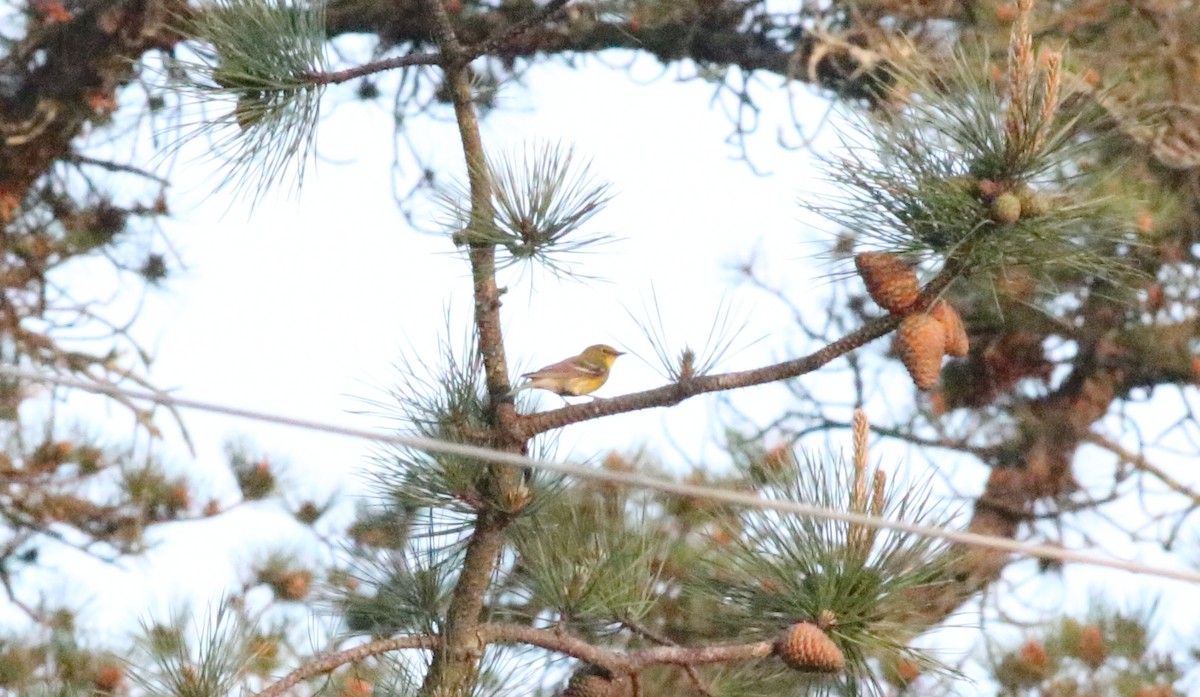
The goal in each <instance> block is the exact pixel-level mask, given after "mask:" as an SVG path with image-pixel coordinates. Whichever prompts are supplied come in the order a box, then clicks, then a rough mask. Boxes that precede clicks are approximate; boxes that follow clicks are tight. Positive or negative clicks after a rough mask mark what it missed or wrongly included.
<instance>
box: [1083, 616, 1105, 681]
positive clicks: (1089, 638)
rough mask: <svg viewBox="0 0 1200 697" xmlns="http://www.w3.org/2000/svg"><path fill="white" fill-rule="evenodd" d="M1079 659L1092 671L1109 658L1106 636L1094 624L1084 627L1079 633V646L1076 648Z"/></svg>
mask: <svg viewBox="0 0 1200 697" xmlns="http://www.w3.org/2000/svg"><path fill="white" fill-rule="evenodd" d="M1076 653H1077V654H1078V655H1079V659H1080V660H1081V661H1083V662H1084V663H1086V664H1087V666H1088V667H1089V668H1091V669H1092V670H1096V669H1097V668H1099V667H1100V666H1101V665H1103V664H1104V661H1105V660H1106V659H1107V658H1108V649H1106V648H1105V646H1104V634H1103V633H1102V632H1101V631H1100V627H1098V626H1096V625H1094V624H1088V625H1084V627H1083V628H1082V629H1081V630H1080V632H1079V644H1078V646H1077V647H1076Z"/></svg>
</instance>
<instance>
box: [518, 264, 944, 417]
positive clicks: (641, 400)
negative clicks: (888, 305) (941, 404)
mask: <svg viewBox="0 0 1200 697" xmlns="http://www.w3.org/2000/svg"><path fill="white" fill-rule="evenodd" d="M960 272H961V270H960V269H959V268H958V266H957V264H953V263H951V262H949V261H948V262H947V265H946V267H945V268H944V269H943V270H942V272H941V273H940V274H938V276H937V277H936V278H934V279H933V280H932V281H930V282H929V284H928V285H927V286H926V287H925V289H924V290H923V291H922V293H921V300H920V301H919V303H918V307H919V308H921V309H923V308H926V307H928V306H929V305H930V304H931V303H932V302H933V301H934V300H935V299H936V298H937V297H938V296H939V295H940V294H941V293H942V291H944V290H945V289H946V288H947V287H948V286H949V285H950V283H951V282H953V280H954V279H955V278H956V277H957V276H958V275H959V273H960ZM900 320H901V318H899V317H896V316H893V315H887V316H884V317H879V318H876V319H873V320H871V321H870V322H867V323H866V324H864V325H863V326H862V327H860V328H859V329H857V330H856V331H853V332H851V333H850V334H847V335H846V336H844V337H842V338H841V339H838V340H837V341H835V342H833V343H831V344H829V345H828V346H825V347H824V348H822V349H820V350H819V351H816V352H814V353H811V354H809V355H807V356H804V357H802V358H796V359H793V360H790V361H783V362H781V363H775V364H773V365H768V366H763V367H761V368H754V369H752V370H743V371H738V372H733V373H720V374H718V375H705V376H700V377H694V378H691V379H688V380H681V381H678V382H675V383H673V384H670V385H663V386H662V387H657V388H654V389H651V390H645V391H643V392H634V393H632V394H626V395H621V396H619V397H613V398H612V399H595V400H593V401H591V402H587V403H585V404H574V405H571V406H566V407H562V408H561V409H555V410H552V411H547V412H541V413H537V414H526V415H523V416H521V417H520V419H519V420H518V421H517V423H516V424H515V427H514V429H513V430H512V431H510V433H512V435H513V437H516V438H531V437H533V436H535V435H538V434H539V433H545V432H546V431H549V430H552V429H556V428H563V427H564V426H570V425H571V424H576V423H580V422H583V421H590V420H592V419H598V418H600V417H603V416H611V415H613V414H625V413H628V412H632V411H640V410H642V409H654V408H658V407H668V406H673V405H675V404H679V403H680V402H682V401H684V400H685V399H688V398H690V397H695V396H697V395H701V394H706V393H709V392H724V391H726V390H735V389H740V388H743V387H752V386H755V385H765V384H767V383H771V382H778V381H780V380H789V379H791V378H796V377H799V376H801V375H804V374H806V373H811V372H813V371H815V370H817V369H818V368H821V367H822V366H824V365H826V364H828V363H829V362H831V361H833V360H835V359H837V358H840V357H841V356H844V355H846V354H847V353H850V352H851V351H853V350H855V349H857V348H860V347H862V346H865V345H866V344H868V343H870V342H872V341H874V340H875V339H878V338H879V337H881V336H884V335H886V334H888V333H889V332H891V331H892V330H893V329H895V328H896V327H897V326H899V324H900Z"/></svg>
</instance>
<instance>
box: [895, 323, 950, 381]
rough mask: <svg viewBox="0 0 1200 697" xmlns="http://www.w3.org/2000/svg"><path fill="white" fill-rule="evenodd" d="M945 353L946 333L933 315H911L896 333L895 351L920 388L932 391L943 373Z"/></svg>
mask: <svg viewBox="0 0 1200 697" xmlns="http://www.w3.org/2000/svg"><path fill="white" fill-rule="evenodd" d="M945 351H946V330H945V329H944V328H943V327H942V323H941V322H939V321H937V320H936V319H934V318H933V315H929V314H926V313H924V312H919V313H917V314H913V315H909V316H908V317H905V318H904V321H903V322H901V323H900V329H898V330H897V332H896V352H897V353H898V354H900V360H901V361H903V362H904V367H905V368H907V369H908V374H909V376H911V377H912V380H913V382H914V383H916V385H917V389H919V390H923V391H927V390H932V389H933V388H934V387H935V386H936V385H937V382H938V375H939V374H940V373H941V372H942V355H943V354H944V353H945Z"/></svg>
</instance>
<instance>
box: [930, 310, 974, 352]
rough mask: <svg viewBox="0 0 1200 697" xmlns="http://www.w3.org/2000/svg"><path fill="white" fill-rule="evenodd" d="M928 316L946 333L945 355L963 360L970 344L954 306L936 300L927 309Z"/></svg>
mask: <svg viewBox="0 0 1200 697" xmlns="http://www.w3.org/2000/svg"><path fill="white" fill-rule="evenodd" d="M929 314H931V315H933V318H934V319H936V320H937V321H938V322H941V323H942V328H943V329H944V330H945V331H946V353H947V354H949V355H951V356H957V357H959V358H964V357H965V356H966V355H967V353H968V352H969V351H970V350H971V344H970V342H969V341H968V339H967V328H966V327H964V326H963V321H962V317H961V316H960V315H959V314H958V310H955V309H954V306H953V305H951V304H950V303H948V302H946V301H945V300H938V301H937V302H935V303H934V304H933V307H932V308H930V309H929Z"/></svg>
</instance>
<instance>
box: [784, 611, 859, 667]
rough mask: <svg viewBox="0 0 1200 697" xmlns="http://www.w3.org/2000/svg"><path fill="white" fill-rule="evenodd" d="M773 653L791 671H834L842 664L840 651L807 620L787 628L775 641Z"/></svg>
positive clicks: (844, 660)
mask: <svg viewBox="0 0 1200 697" xmlns="http://www.w3.org/2000/svg"><path fill="white" fill-rule="evenodd" d="M775 654H776V655H777V656H779V657H780V658H781V659H783V662H784V663H786V664H787V666H788V667H789V668H791V669H792V670H799V671H802V672H805V673H837V672H838V671H840V670H842V669H843V668H845V667H846V656H845V654H843V653H842V650H841V649H839V648H838V646H837V644H835V643H833V640H832V639H830V638H829V636H828V635H826V634H825V632H823V631H821V628H820V627H818V626H817V625H815V624H812V623H810V622H799V623H797V624H793V625H792V626H791V627H788V629H787V631H785V632H784V633H783V634H782V635H781V636H780V637H779V638H778V639H777V640H776V641H775Z"/></svg>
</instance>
